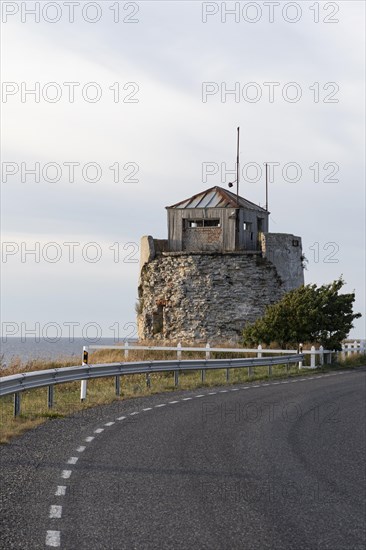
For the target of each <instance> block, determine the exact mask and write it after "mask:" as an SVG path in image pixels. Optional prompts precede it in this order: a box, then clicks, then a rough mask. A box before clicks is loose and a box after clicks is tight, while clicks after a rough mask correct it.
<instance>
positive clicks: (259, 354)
mask: <svg viewBox="0 0 366 550" xmlns="http://www.w3.org/2000/svg"><path fill="white" fill-rule="evenodd" d="M257 357H258V358H259V359H260V358H261V357H262V346H261V345H260V344H259V346H258V351H257Z"/></svg>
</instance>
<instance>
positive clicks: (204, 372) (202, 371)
mask: <svg viewBox="0 0 366 550" xmlns="http://www.w3.org/2000/svg"><path fill="white" fill-rule="evenodd" d="M205 381H206V371H205V370H203V369H202V370H201V383H202V384H204V383H205Z"/></svg>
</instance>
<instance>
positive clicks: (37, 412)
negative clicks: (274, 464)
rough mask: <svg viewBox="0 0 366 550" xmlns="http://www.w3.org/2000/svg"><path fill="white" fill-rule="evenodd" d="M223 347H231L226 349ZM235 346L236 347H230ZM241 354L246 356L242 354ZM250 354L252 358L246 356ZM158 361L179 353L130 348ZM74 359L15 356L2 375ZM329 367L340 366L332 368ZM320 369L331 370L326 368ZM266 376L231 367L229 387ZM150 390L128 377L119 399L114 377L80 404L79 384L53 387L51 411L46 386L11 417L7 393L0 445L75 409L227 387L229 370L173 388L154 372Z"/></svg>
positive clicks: (1, 408)
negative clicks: (25, 358) (180, 392)
mask: <svg viewBox="0 0 366 550" xmlns="http://www.w3.org/2000/svg"><path fill="white" fill-rule="evenodd" d="M223 347H229V346H227V345H224V346H223ZM231 347H233V346H231ZM242 355H243V354H242ZM246 355H247V356H248V355H250V354H246ZM204 357H205V354H204V353H203V354H202V353H198V352H187V353H186V352H185V353H183V355H182V358H183V359H200V358H204ZM224 357H233V354H229V353H211V358H217V359H218V358H224ZM152 359H155V360H158V359H165V360H168V359H176V352H174V351H166V352H165V351H161V352H152V351H149V350H141V351H140V350H138V351H134V350H130V351H129V356H128V361H144V360H152ZM124 360H125V358H124V350H123V349H122V350H121V351H119V350H99V351H96V352H94V353H93V354H91V355H90V357H89V363H90V364H93V363H112V362H120V361H124ZM362 363H363V364H365V361H364V358H360V357H359V356H356V355H353V356H351V357H350V358H348V359H347V360H346V362H344V363H342V364H339V365H338V366H342V368H344V367H354V366H358V365H360V364H362ZM75 364H76V361H75V359H70V358H59V359H57V360H54V361H42V360H34V361H27V362H25V363H22V362H21V361H20V360H19V359H17V358H15V359H13V360H12V362H11V364H9V366H8V367H7V368H5V369H2V370H1V376H8V375H11V374H18V373H20V372H30V371H35V370H44V369H51V368H60V367H67V366H72V365H75ZM331 368H333V369H334V368H337V366H335V367H334V366H332V367H331ZM321 370H329V367H326V366H325V367H324V369H321ZM312 373H313V371H307V370H302V371H300V373H299V371H298V369H297V366H291V368H290V369H289V370H287V368H286V366H283V365H280V366H274V367H272V377H273V378H281V377H286V376H289V375H290V376H296V375H298V374H301V376H304V375H307V374H312ZM267 378H268V370H267V368H266V367H256V368H254V369H253V375H252V376H251V377H250V378H249V377H248V372H247V369H246V368H245V369H243V368H240V369H239V368H238V369H230V382H229V383H243V382H248V381H249V380H264V379H267ZM150 380H151V387H150V388H148V387H147V385H146V377H145V375H126V376H123V377H121V395H120V397H117V396H116V395H115V386H114V378H113V377H110V378H99V379H94V380H90V381H89V382H88V394H87V400H86V401H85V402H84V403H81V402H80V382H72V383H67V384H60V385H56V386H55V391H54V407H53V408H52V409H51V410H50V409H48V407H47V388H40V389H35V390H27V391H25V392H22V395H21V415H20V416H19V417H17V418H14V417H13V396H11V395H9V396H6V397H3V398H1V405H0V443H7V442H9V441H10V439H11V438H12V437H14V436H17V435H20V434H21V433H24V432H25V431H27V430H29V429H30V428H33V427H35V426H37V425H39V424H41V423H43V422H46V421H48V420H50V419H52V418H57V417H63V416H67V415H70V414H73V413H74V412H76V411H83V410H86V409H88V408H90V407H95V406H97V405H101V404H108V403H112V402H113V401H115V400H123V399H129V398H133V397H139V396H147V395H152V394H156V393H161V392H164V391H174V390H175V389H179V390H185V389H194V388H198V387H213V386H219V385H224V384H226V383H227V382H226V369H220V370H210V371H207V372H206V377H205V381H204V383H202V381H201V371H191V372H185V373H181V374H180V376H179V387H178V388H176V387H175V386H174V377H173V373H154V374H152V375H150Z"/></svg>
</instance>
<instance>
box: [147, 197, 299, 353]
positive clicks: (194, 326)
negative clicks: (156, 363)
mask: <svg viewBox="0 0 366 550" xmlns="http://www.w3.org/2000/svg"><path fill="white" fill-rule="evenodd" d="M166 209H167V214H168V238H167V239H165V240H160V239H154V238H153V237H151V236H145V237H142V239H141V258H140V278H139V286H138V297H139V301H138V304H137V311H138V315H137V323H138V335H139V338H140V339H141V340H158V341H163V340H165V341H172V342H178V341H181V342H182V343H183V342H185V343H192V342H207V341H209V342H225V341H231V342H236V341H238V340H239V339H240V337H241V334H242V331H243V328H244V326H245V324H246V323H247V322H252V321H254V320H256V319H257V318H258V317H260V316H262V315H263V313H264V311H265V308H266V306H267V305H269V304H273V303H275V302H277V301H278V300H280V299H281V297H282V296H283V295H284V294H285V292H288V291H289V290H292V289H294V288H297V287H299V286H301V285H303V284H304V274H303V256H302V246H301V238H300V237H297V236H295V235H291V234H285V233H270V232H269V229H268V217H269V212H268V211H267V210H265V209H263V208H262V207H260V206H258V205H256V204H254V203H252V202H250V201H248V200H247V199H245V198H243V197H240V196H239V197H237V195H235V194H233V193H231V192H230V191H226V190H225V189H223V188H221V187H217V186H216V187H212V188H210V189H207V190H206V191H203V192H201V193H198V194H197V195H194V196H193V197H190V198H189V199H185V200H183V201H181V202H178V203H177V204H173V205H172V206H168V207H166Z"/></svg>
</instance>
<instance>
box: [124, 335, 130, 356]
mask: <svg viewBox="0 0 366 550" xmlns="http://www.w3.org/2000/svg"><path fill="white" fill-rule="evenodd" d="M129 345H130V344H129V342H128V340H125V345H124V348H125V360H126V359H128V346H129Z"/></svg>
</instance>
